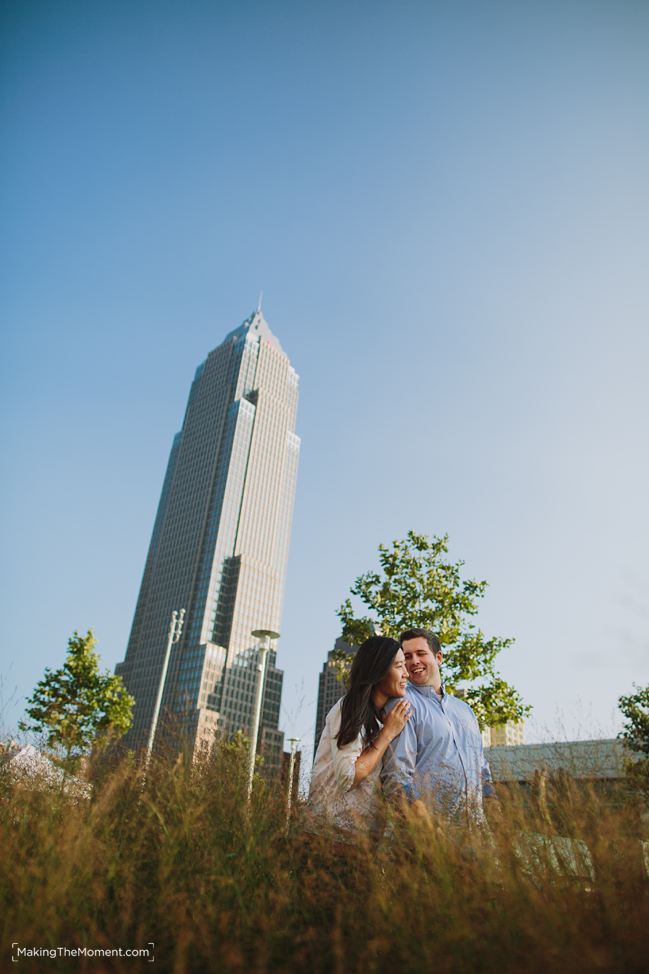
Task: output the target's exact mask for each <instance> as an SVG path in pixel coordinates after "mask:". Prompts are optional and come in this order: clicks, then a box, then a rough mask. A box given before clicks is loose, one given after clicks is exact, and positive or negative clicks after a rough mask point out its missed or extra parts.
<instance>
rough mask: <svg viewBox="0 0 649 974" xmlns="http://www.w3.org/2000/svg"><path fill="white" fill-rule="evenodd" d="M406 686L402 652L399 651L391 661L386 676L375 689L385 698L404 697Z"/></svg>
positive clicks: (406, 677)
mask: <svg viewBox="0 0 649 974" xmlns="http://www.w3.org/2000/svg"><path fill="white" fill-rule="evenodd" d="M407 684H408V673H407V671H406V661H405V659H404V655H403V650H401V649H400V650H399V651H398V652H397V654H396V656H395V657H394V659H393V660H392V665H391V666H390V669H389V670H388V672H387V673H386V675H385V676H384V677H383V679H382V680H381V682H380V683H377V684H376V689H377V690H378V691H379V692H380V693H384V694H385V695H386V697H405V695H406V686H407Z"/></svg>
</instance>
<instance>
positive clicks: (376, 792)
mask: <svg viewBox="0 0 649 974" xmlns="http://www.w3.org/2000/svg"><path fill="white" fill-rule="evenodd" d="M407 682H408V676H407V673H406V665H405V660H404V656H403V652H402V650H401V648H400V647H399V643H398V642H397V641H396V640H394V639H389V638H388V637H387V636H372V637H371V638H370V639H366V640H365V642H364V643H363V645H362V646H359V648H358V651H357V653H356V656H355V657H354V661H353V663H352V667H351V671H350V674H349V690H348V691H347V693H346V694H345V696H344V697H343V698H342V699H341V700H339V701H338V702H337V703H336V704H334V706H333V707H332V708H331V710H330V711H329V713H328V714H327V718H326V721H325V726H324V730H323V731H322V736H321V738H320V743H319V745H318V750H317V752H316V756H315V761H314V763H313V773H312V776H311V788H310V791H309V804H310V805H311V807H312V808H313V810H314V811H315V812H316V813H318V814H322V815H324V816H325V817H326V818H328V819H329V820H330V821H331V822H332V823H334V824H336V825H338V826H341V827H342V828H347V829H353V828H355V827H356V828H358V827H361V828H369V829H370V830H372V831H377V830H379V829H380V825H381V816H380V798H381V795H380V781H379V775H380V773H381V760H382V758H383V755H384V754H385V751H386V749H387V746H388V744H389V743H390V741H393V740H394V738H395V737H398V735H399V734H400V733H401V731H402V730H403V728H404V727H405V725H406V721H407V720H408V719H409V717H410V705H409V703H408V701H407V700H405V699H404V700H400V701H399V703H398V704H397V705H396V706H395V707H394V708H393V709H392V710H391V711H390V713H389V714H388V715H387V717H386V718H385V722H384V723H381V718H380V716H379V714H380V712H381V710H382V709H383V707H384V706H385V704H386V703H387V701H388V700H389V699H390V698H391V697H404V698H405V694H406V684H407Z"/></svg>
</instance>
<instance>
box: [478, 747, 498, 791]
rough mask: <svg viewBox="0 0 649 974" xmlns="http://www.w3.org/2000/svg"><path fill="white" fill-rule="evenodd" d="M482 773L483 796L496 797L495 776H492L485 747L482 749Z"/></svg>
mask: <svg viewBox="0 0 649 974" xmlns="http://www.w3.org/2000/svg"><path fill="white" fill-rule="evenodd" d="M480 775H481V777H482V797H483V798H494V797H495V796H496V789H495V787H494V782H493V778H492V777H491V768H490V767H489V762H488V761H487V759H486V757H485V754H484V748H483V750H482V765H481V767H480Z"/></svg>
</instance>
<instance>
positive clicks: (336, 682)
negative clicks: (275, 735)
mask: <svg viewBox="0 0 649 974" xmlns="http://www.w3.org/2000/svg"><path fill="white" fill-rule="evenodd" d="M357 649H358V646H350V645H349V643H346V642H345V640H344V639H342V637H340V636H339V637H338V639H337V640H336V642H335V643H334V648H333V649H331V650H329V652H328V653H327V660H326V662H325V663H323V664H322V671H321V672H320V673H319V674H318V706H317V709H316V717H315V743H314V748H313V753H314V754H315V752H316V751H317V750H318V744H319V742H320V735H321V734H322V729H323V727H324V724H325V720H326V718H327V714H328V713H329V711H330V710H331V708H332V707H333V705H334V704H335V702H336V700H340V698H341V697H342V695H343V694H344V692H345V681H344V679H342V670H341V667H340V656H341V653H344V654H345V655H346V656H348V657H352V656H355V654H356V650H357Z"/></svg>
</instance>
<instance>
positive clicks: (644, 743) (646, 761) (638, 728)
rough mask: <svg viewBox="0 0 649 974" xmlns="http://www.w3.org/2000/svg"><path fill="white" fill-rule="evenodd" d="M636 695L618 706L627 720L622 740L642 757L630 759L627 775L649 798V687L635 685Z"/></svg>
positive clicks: (620, 702)
mask: <svg viewBox="0 0 649 974" xmlns="http://www.w3.org/2000/svg"><path fill="white" fill-rule="evenodd" d="M633 688H634V690H635V693H630V694H628V695H626V696H622V697H620V698H619V700H618V706H619V708H620V710H621V711H622V714H623V716H624V718H625V720H624V725H623V730H622V731H620V734H619V736H620V738H621V739H622V740H623V741H624V743H625V744H626V746H627V748H628V749H629V750H630V751H634V752H635V753H636V755H641V757H639V758H638V757H634V758H629V759H628V760H627V762H626V770H627V775H628V776H629V778H630V780H631V781H632V783H633V784H635V785H637V786H638V787H639V788H640V790H641V791H642V792H644V793H645V794H646V795H647V796H648V797H649V686H646V687H639V686H637V685H636V684H634V685H633Z"/></svg>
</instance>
